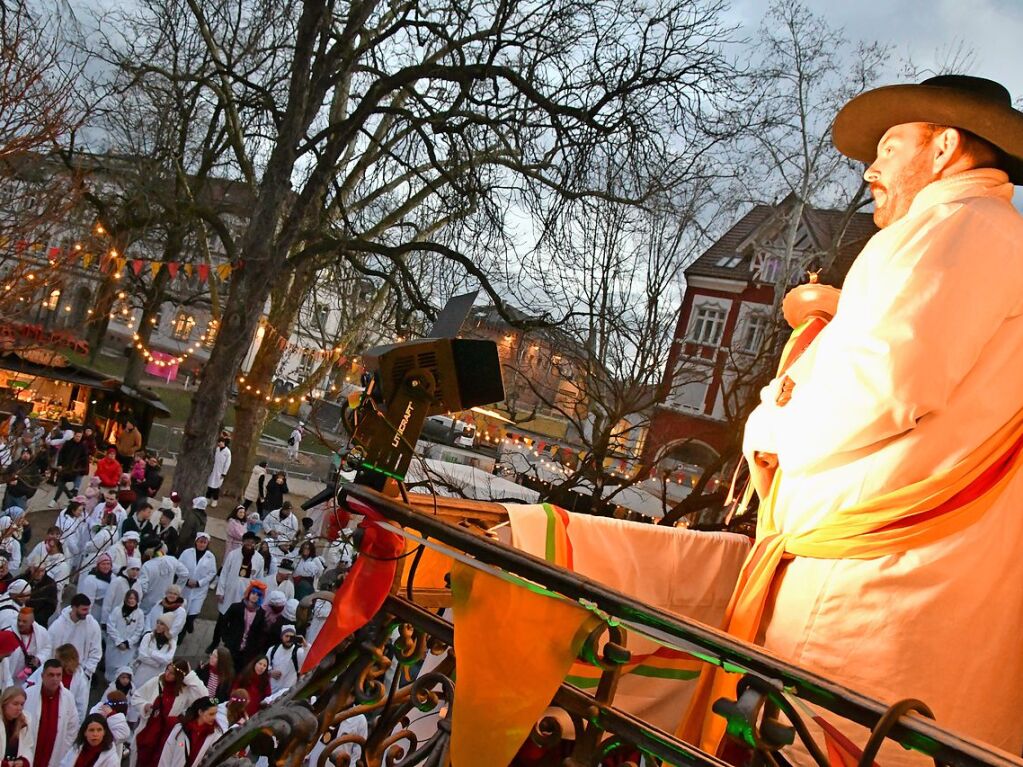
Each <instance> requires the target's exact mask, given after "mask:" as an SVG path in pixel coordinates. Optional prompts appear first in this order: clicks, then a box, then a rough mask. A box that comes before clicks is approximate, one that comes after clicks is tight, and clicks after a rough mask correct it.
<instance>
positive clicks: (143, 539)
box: [121, 502, 160, 551]
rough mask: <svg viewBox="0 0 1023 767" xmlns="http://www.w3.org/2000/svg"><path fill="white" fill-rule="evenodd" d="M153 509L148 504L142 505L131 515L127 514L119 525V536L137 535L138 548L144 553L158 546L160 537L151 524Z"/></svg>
mask: <svg viewBox="0 0 1023 767" xmlns="http://www.w3.org/2000/svg"><path fill="white" fill-rule="evenodd" d="M152 516H153V507H152V505H151V504H150V503H148V502H146V503H143V504H142V505H141V506H139V508H138V509H137V510H136V511H135V512H134V513H132V514H129V515H128V516H127V518H126V519H125V520H124V524H123V525H121V534H122V535H123V534H124V533H127V532H132V531H134V532H136V533H138V534H139V548H140V549H142V550H143V551H145V550H146V549H151V548H153V547H154V546H159V545H160V535H159V534H158V533H157V530H156V526H155V525H154V524H153V521H152V519H151V517H152Z"/></svg>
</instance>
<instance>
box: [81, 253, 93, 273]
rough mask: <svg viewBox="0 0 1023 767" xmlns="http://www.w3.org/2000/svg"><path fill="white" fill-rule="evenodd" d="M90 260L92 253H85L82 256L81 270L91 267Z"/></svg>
mask: <svg viewBox="0 0 1023 767" xmlns="http://www.w3.org/2000/svg"><path fill="white" fill-rule="evenodd" d="M92 259H93V255H92V253H86V254H85V255H84V256H82V268H83V269H88V268H89V267H90V266H92Z"/></svg>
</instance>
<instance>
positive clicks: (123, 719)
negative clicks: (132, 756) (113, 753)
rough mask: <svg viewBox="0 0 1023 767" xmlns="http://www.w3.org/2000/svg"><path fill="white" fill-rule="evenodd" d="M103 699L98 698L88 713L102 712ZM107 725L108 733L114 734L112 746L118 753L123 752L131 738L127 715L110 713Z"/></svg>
mask: <svg viewBox="0 0 1023 767" xmlns="http://www.w3.org/2000/svg"><path fill="white" fill-rule="evenodd" d="M105 699H106V698H105V697H103V698H100V700H99V703H97V704H96V705H95V706H93V707H92V708H91V709H89V713H90V714H103V713H104V712H103V701H104V700H105ZM107 727H109V728H110V734H111V735H113V736H114V746H115V747H116V748H117V750H118V752H119V753H121V754H123V753H124V751H125V748H126V747H127V745H128V741H129V740H131V725H130V724H128V717H127V716H125V715H124V714H111V715H110V716H108V717H107ZM118 764H120V762H118Z"/></svg>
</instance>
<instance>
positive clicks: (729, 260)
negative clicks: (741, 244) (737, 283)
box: [717, 256, 742, 269]
mask: <svg viewBox="0 0 1023 767" xmlns="http://www.w3.org/2000/svg"><path fill="white" fill-rule="evenodd" d="M741 263H742V256H722V257H721V258H719V259H718V262H717V266H723V267H725V268H726V269H733V268H735V267H736V266H738V265H739V264H741Z"/></svg>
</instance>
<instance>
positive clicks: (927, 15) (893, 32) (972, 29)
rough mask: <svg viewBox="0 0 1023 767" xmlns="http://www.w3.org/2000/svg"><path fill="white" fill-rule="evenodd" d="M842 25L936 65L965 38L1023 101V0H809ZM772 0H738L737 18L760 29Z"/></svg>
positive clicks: (857, 36) (981, 69)
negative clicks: (761, 21)
mask: <svg viewBox="0 0 1023 767" xmlns="http://www.w3.org/2000/svg"><path fill="white" fill-rule="evenodd" d="M804 2H805V4H806V5H807V7H809V8H810V9H811V10H812V11H814V12H815V13H817V14H820V15H823V16H825V17H826V18H827V19H828V21H829V23H831V25H832V26H834V27H841V28H843V29H844V30H845V32H846V37H848V38H849V39H850V40H865V41H873V40H876V41H878V42H881V43H889V44H891V45H892V46H893V47H894V53H895V56H896V57H897V58H905V57H907V56H912V58H913V61H914V62H915V63H916V64H917V65H919V66H922V67H932V66H934V65H935V63H936V61H937V60H939V59H941V58H942V57H943V56H944V55H945V53H946V52H947V51H948V50H949V49H950V48H952V47H954V46H955V45H956V44H957V43H958V42H959V41H962V42H963V43H964V44H965V45H966V47H967V48H970V49H971V50H972V51H973V52H974V54H975V59H974V67H973V71H971V72H968V73H967V74H973V75H979V76H981V77H989V78H991V79H992V80H997V81H998V82H1000V83H1002V84H1003V85H1004V86H1006V87H1007V88H1008V89H1009V92H1010V93H1012V96H1013V99H1014V100H1015V101H1016V103H1017V104H1020V103H1023V99H1021V97H1023V66H1021V64H1023V56H1021V55H1020V48H1021V46H1023V0H804ZM768 4H769V2H768V0H733V2H732V7H733V12H734V13H735V14H736V16H737V20H738V21H739V22H740V23H743V24H744V25H748V26H749V28H750V29H751V30H752V29H755V28H756V27H757V26H758V25H759V22H760V19H761V18H762V17H763V15H764V12H765V11H766V9H767V6H768Z"/></svg>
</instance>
